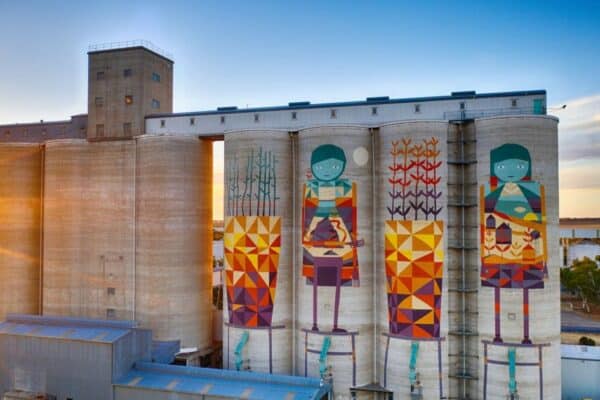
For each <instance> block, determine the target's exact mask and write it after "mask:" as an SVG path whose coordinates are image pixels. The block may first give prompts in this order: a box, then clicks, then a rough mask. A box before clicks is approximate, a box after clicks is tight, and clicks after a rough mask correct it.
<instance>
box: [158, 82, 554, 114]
mask: <svg viewBox="0 0 600 400" xmlns="http://www.w3.org/2000/svg"><path fill="white" fill-rule="evenodd" d="M545 95H546V90H543V89H540V90H520V91H513V92H494V93H476V92H475V91H472V90H470V91H462V92H452V93H451V95H450V96H430V97H408V98H403V99H390V98H389V97H388V96H379V97H367V99H366V100H359V101H346V102H334V103H316V104H311V103H310V102H308V101H301V102H292V103H288V105H287V106H272V107H254V108H238V107H235V106H228V107H218V108H217V109H216V110H208V111H192V112H183V113H161V114H152V115H147V116H146V119H151V118H165V117H186V116H201V115H214V114H237V113H251V112H264V111H285V110H292V109H293V110H299V109H311V108H337V107H350V106H366V105H374V104H400V103H423V102H428V101H443V100H457V99H467V98H470V99H483V98H489V97H520V96H545Z"/></svg>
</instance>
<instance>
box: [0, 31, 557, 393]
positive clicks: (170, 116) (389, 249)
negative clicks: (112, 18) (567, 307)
mask: <svg viewBox="0 0 600 400" xmlns="http://www.w3.org/2000/svg"><path fill="white" fill-rule="evenodd" d="M88 54H89V87H88V90H89V94H88V98H89V101H88V116H87V123H86V126H85V128H84V129H83V130H82V129H72V128H65V132H73V135H74V136H73V137H70V138H64V136H60V138H55V137H51V136H49V135H48V130H46V133H45V134H42V132H44V129H45V128H43V127H42V125H39V126H37V125H36V127H35V129H34V127H33V125H27V128H24V126H22V125H10V126H0V138H1V141H2V143H1V144H0V172H2V173H1V174H0V176H2V178H0V179H3V180H5V181H0V191H1V193H2V194H3V198H5V199H6V200H5V207H4V208H3V211H2V212H4V213H5V214H4V215H2V216H1V217H2V218H3V221H6V223H4V224H2V226H1V227H0V240H2V243H6V246H7V247H6V250H7V251H5V252H3V253H1V254H0V274H2V276H3V277H6V278H3V279H0V282H1V283H0V285H2V293H3V296H5V298H6V299H7V301H6V302H3V303H2V305H1V307H2V309H0V314H1V315H0V316H3V315H5V314H6V313H8V312H26V313H42V314H45V315H46V314H47V315H52V314H57V315H64V316H78V317H81V316H84V317H92V318H107V319H130V320H136V321H139V322H140V324H141V326H142V327H143V328H149V329H152V330H153V332H154V334H155V337H156V339H157V340H164V341H172V340H180V341H181V344H182V346H185V347H194V348H197V349H199V350H201V349H205V348H210V347H211V345H212V341H213V338H212V327H210V324H211V321H212V317H211V298H210V286H211V281H212V278H211V237H212V236H211V235H212V232H211V231H212V218H213V216H212V206H211V193H212V165H213V157H212V142H213V141H215V140H224V142H225V160H224V165H225V172H226V174H225V199H224V209H225V228H224V229H225V241H224V253H225V276H224V285H225V290H224V315H223V337H222V342H223V365H224V368H228V369H237V370H250V371H253V372H255V373H262V374H286V375H300V376H307V377H314V378H318V379H320V380H323V381H324V382H329V381H331V382H332V384H333V391H334V393H335V396H336V397H338V396H339V397H340V398H345V397H348V396H350V395H353V396H355V397H356V398H374V397H379V398H381V397H382V396H383V397H385V398H390V397H392V398H394V399H408V398H426V399H433V398H461V399H467V398H483V399H505V398H507V396H509V398H511V397H512V398H518V397H520V398H527V399H558V398H559V397H560V393H561V371H560V367H559V365H560V311H559V310H560V307H559V279H558V273H559V267H560V265H561V259H560V254H559V250H558V247H557V246H554V245H553V243H558V242H559V227H558V143H557V125H558V120H557V119H556V118H555V117H552V116H548V115H547V114H546V92H545V91H544V90H532V91H517V92H503V93H483V94H481V93H476V92H474V91H463V92H454V93H451V94H450V95H448V96H438V97H423V98H407V99H390V98H388V97H369V98H366V99H365V100H361V101H353V102H340V103H326V104H311V103H310V102H292V103H289V104H288V105H285V106H280V107H261V108H246V109H238V108H237V107H231V106H228V107H220V108H218V109H217V110H214V111H202V112H192V113H172V77H173V62H172V59H171V58H170V57H168V56H166V55H165V54H164V53H163V52H162V51H161V50H159V49H156V48H154V47H152V46H150V45H147V44H137V43H136V44H132V43H125V44H116V45H110V46H106V47H102V48H93V49H92V50H91V51H90V52H89V53H88ZM81 118H83V117H81ZM140 121H143V124H144V129H143V130H140V125H141V124H142V122H140ZM44 124H47V123H44ZM63 125H65V126H66V125H68V124H67V123H63ZM44 126H45V125H44ZM24 129H27V133H26V134H25V133H24ZM83 131H85V133H86V135H85V138H82V137H81V135H82V132H83ZM3 132H4V133H3ZM34 132H36V133H35V136H34ZM37 132H40V133H37ZM61 134H63V133H61ZM21 139H22V140H21ZM22 199H27V201H28V203H26V204H27V205H24V203H23V202H22V201H21V200H22ZM17 237H19V238H20V239H19V240H17V239H16V238H17ZM17 271H18V272H17ZM17 275H18V276H17ZM9 299H10V300H9ZM17 299H19V300H17ZM548 366H551V367H548ZM140 368H142V369H143V368H145V367H143V366H142V367H140ZM144 371H145V372H148V374H150V372H151V371H147V370H144ZM141 372H143V371H141V370H140V373H141ZM163 372H164V373H165V374H167V375H169V374H170V373H171V371H166V370H165V371H163ZM152 373H154V372H152ZM120 382H122V381H120ZM142 386H143V385H142ZM146 389H147V390H150V389H151V385H149V386H147V387H146ZM119 390H120V389H119ZM123 390H125V389H123ZM148 396H149V395H148ZM419 396H420V397H419ZM145 398H149V397H145Z"/></svg>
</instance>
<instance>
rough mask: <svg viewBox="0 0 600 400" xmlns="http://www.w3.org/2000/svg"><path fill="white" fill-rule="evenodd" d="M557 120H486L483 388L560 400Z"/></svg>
mask: <svg viewBox="0 0 600 400" xmlns="http://www.w3.org/2000/svg"><path fill="white" fill-rule="evenodd" d="M557 122H558V121H557V119H556V118H553V117H547V116H514V117H495V118H485V119H478V120H476V121H475V130H476V135H477V160H478V164H477V178H478V183H479V203H480V204H479V227H480V237H479V240H480V243H479V252H480V256H481V258H480V274H481V288H480V291H479V295H478V303H479V324H478V325H479V334H480V339H481V343H480V344H479V348H480V349H479V354H480V355H481V357H480V359H479V360H480V362H479V388H480V397H481V398H483V399H505V398H507V396H510V395H512V396H515V395H516V394H518V395H519V396H520V398H526V399H537V398H539V399H542V398H544V399H558V398H560V393H561V390H560V380H561V375H560V368H554V367H553V366H556V365H560V318H559V316H560V306H559V285H560V283H559V266H560V260H559V254H558V246H555V245H554V244H555V243H556V244H557V243H558V239H559V237H558V179H557V176H558V162H557V160H558V154H557V151H558V143H557V140H558V138H557Z"/></svg>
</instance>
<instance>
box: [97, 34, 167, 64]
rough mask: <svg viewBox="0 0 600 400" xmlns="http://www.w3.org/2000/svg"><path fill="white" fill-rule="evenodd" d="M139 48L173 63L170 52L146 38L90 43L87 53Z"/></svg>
mask: <svg viewBox="0 0 600 400" xmlns="http://www.w3.org/2000/svg"><path fill="white" fill-rule="evenodd" d="M139 49H143V50H146V51H148V52H150V53H152V54H154V55H156V56H158V57H160V58H163V59H165V60H167V61H168V62H170V63H171V64H174V61H173V56H172V55H171V54H170V53H168V52H166V51H164V50H163V49H161V48H160V47H158V46H156V45H155V44H154V43H152V42H150V41H148V40H142V39H137V40H128V41H124V42H108V43H98V44H92V45H90V46H89V47H88V55H89V54H99V53H108V52H115V51H127V50H139Z"/></svg>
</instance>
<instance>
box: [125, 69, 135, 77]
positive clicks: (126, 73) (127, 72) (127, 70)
mask: <svg viewBox="0 0 600 400" xmlns="http://www.w3.org/2000/svg"><path fill="white" fill-rule="evenodd" d="M131 75H133V70H132V69H131V68H125V69H124V70H123V76H124V77H125V78H129V77H130V76H131Z"/></svg>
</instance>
